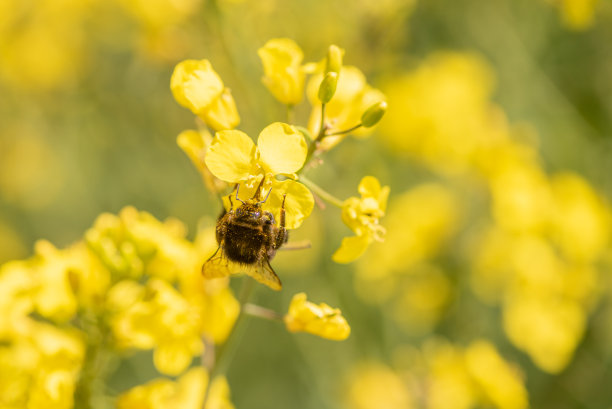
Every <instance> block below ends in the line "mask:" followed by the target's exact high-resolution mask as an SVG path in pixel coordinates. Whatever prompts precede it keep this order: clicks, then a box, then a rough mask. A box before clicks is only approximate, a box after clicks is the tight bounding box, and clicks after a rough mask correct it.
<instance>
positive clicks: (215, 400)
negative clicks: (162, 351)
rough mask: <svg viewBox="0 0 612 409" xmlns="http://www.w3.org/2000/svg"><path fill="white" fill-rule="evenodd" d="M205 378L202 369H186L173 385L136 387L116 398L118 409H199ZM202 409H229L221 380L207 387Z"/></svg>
mask: <svg viewBox="0 0 612 409" xmlns="http://www.w3.org/2000/svg"><path fill="white" fill-rule="evenodd" d="M208 381H209V379H208V374H207V373H206V370H205V369H204V368H202V367H196V368H193V369H190V370H189V371H188V372H186V373H185V374H184V375H183V376H181V377H180V378H179V379H178V380H177V381H176V382H174V381H171V380H169V379H155V380H153V381H151V382H148V383H146V384H144V385H140V386H136V387H134V388H132V389H130V390H128V391H127V392H125V393H123V394H122V395H121V396H119V399H118V400H117V408H118V409H177V408H180V409H201V408H202V404H203V403H204V394H205V393H206V386H207V384H208ZM209 393H210V396H209V397H208V400H207V402H206V407H205V409H233V408H234V405H232V403H231V402H230V400H229V386H228V384H227V381H226V380H225V378H223V377H219V378H216V379H215V380H214V381H213V383H212V385H211V387H210V391H209Z"/></svg>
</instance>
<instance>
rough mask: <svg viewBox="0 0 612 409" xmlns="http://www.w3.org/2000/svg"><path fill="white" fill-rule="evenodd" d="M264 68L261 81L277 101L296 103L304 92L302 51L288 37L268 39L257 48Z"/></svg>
mask: <svg viewBox="0 0 612 409" xmlns="http://www.w3.org/2000/svg"><path fill="white" fill-rule="evenodd" d="M257 54H258V55H259V58H261V62H262V64H263V68H264V77H263V80H262V81H263V83H264V85H265V86H266V87H267V88H268V90H269V91H270V92H271V93H272V95H274V98H276V99H277V100H278V101H280V102H282V103H283V104H286V105H297V104H299V103H300V101H302V97H303V94H304V80H305V78H306V72H305V69H304V66H303V65H302V60H303V59H304V53H303V52H302V50H301V48H300V47H299V46H298V45H297V44H296V43H295V42H294V41H293V40H291V39H289V38H276V39H272V40H269V41H268V42H267V43H266V44H265V45H264V46H263V47H261V48H260V49H259V50H257Z"/></svg>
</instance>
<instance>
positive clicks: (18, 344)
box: [0, 320, 85, 409]
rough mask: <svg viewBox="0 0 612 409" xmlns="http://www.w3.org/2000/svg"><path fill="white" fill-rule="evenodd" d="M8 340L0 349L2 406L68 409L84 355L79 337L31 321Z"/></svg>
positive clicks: (67, 331) (0, 400)
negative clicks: (18, 334)
mask: <svg viewBox="0 0 612 409" xmlns="http://www.w3.org/2000/svg"><path fill="white" fill-rule="evenodd" d="M2 341H4V342H6V340H2ZM12 341H13V342H9V343H4V342H3V344H2V346H0V385H2V386H3V387H2V388H0V402H1V403H2V404H3V405H4V407H15V408H17V407H28V408H43V407H44V408H50V409H71V408H72V407H73V406H74V401H73V399H74V391H75V388H76V385H77V382H78V380H79V371H80V369H81V365H82V363H83V359H84V355H85V345H84V343H83V341H82V339H81V336H80V335H79V334H78V333H76V332H74V331H70V330H61V329H58V328H56V327H54V326H52V325H49V324H46V323H40V322H35V321H33V320H32V321H30V324H29V325H28V327H27V331H26V332H24V333H21V334H20V336H19V338H16V339H14V340H12Z"/></svg>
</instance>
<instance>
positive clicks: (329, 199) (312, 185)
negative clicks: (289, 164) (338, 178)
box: [300, 176, 344, 208]
mask: <svg viewBox="0 0 612 409" xmlns="http://www.w3.org/2000/svg"><path fill="white" fill-rule="evenodd" d="M300 181H301V182H302V183H304V184H305V185H306V186H308V187H309V188H310V190H312V191H313V192H314V193H315V194H317V196H319V197H320V198H321V199H323V200H325V201H327V202H328V203H331V204H333V205H334V206H337V207H339V208H342V206H343V205H344V203H343V202H342V200H340V199H338V198H337V197H335V196H333V195H331V194H330V193H327V192H326V191H325V190H323V189H322V188H320V187H319V185H317V184H316V183H314V182H313V181H311V180H310V179H308V178H307V177H305V176H300Z"/></svg>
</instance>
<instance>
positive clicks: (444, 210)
mask: <svg viewBox="0 0 612 409" xmlns="http://www.w3.org/2000/svg"><path fill="white" fill-rule="evenodd" d="M460 205H461V202H460V201H459V198H458V197H457V195H456V194H455V193H453V192H452V191H451V190H450V189H448V188H447V187H445V186H444V185H441V184H435V183H425V184H422V185H419V186H416V187H414V188H413V189H411V190H409V191H407V192H404V193H402V194H401V195H399V196H396V197H395V198H394V199H393V200H392V201H391V204H390V206H389V211H388V212H387V215H386V216H385V220H386V221H385V225H387V226H388V229H387V234H386V238H385V244H384V245H381V246H374V247H372V249H370V251H368V252H367V253H366V254H365V255H364V257H363V258H362V259H361V260H360V261H359V263H358V264H357V276H356V281H355V286H356V289H357V293H358V294H359V295H360V296H362V297H363V299H364V300H367V301H370V302H380V301H383V300H386V299H388V298H390V297H391V296H393V295H396V294H398V293H401V291H400V290H401V288H402V285H401V284H400V281H398V280H400V277H402V276H404V275H407V274H411V272H412V269H414V267H415V266H418V265H420V264H421V263H423V262H426V261H428V260H430V259H432V258H433V257H435V256H436V255H437V254H439V253H440V252H442V251H443V249H444V244H445V243H446V241H447V240H448V239H449V238H450V236H451V235H452V234H453V232H454V231H455V230H456V229H457V225H458V223H459V218H460V214H461V209H460ZM372 266H376V268H372Z"/></svg>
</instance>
